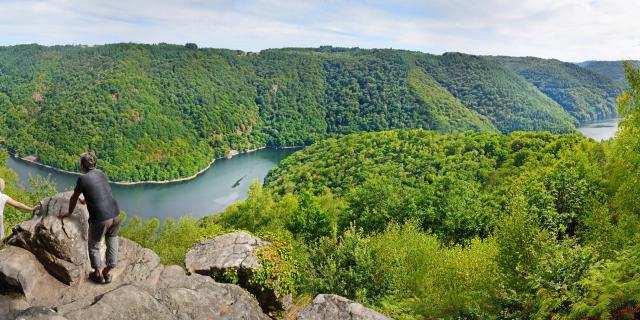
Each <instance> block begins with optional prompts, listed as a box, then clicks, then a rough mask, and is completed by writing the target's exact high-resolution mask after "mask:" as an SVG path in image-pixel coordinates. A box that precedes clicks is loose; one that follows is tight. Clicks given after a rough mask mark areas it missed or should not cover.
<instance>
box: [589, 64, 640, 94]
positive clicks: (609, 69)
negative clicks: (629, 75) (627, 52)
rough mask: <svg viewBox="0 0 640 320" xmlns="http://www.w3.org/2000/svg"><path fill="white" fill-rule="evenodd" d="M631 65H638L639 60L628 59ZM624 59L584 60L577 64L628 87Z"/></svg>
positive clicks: (639, 65)
mask: <svg viewBox="0 0 640 320" xmlns="http://www.w3.org/2000/svg"><path fill="white" fill-rule="evenodd" d="M629 62H630V63H631V64H632V65H633V66H635V67H640V61H637V60H630V61H629ZM623 64H624V61H621V60H618V61H585V62H580V63H578V66H580V67H582V68H585V69H589V70H591V71H593V72H596V73H598V74H600V75H603V76H605V77H607V78H609V79H611V80H613V81H615V82H617V83H618V84H620V85H622V86H623V87H625V88H626V87H628V83H627V80H626V79H625V77H624V65H623Z"/></svg>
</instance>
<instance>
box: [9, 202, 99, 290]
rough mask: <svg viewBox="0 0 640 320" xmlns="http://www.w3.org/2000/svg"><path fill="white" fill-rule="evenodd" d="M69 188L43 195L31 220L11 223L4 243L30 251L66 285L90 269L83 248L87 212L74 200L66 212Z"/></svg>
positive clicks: (85, 249)
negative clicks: (53, 193)
mask: <svg viewBox="0 0 640 320" xmlns="http://www.w3.org/2000/svg"><path fill="white" fill-rule="evenodd" d="M70 197H71V192H66V193H61V194H58V195H55V196H53V197H50V198H46V199H44V200H42V201H41V202H40V204H39V205H38V206H37V207H36V209H35V211H34V214H33V217H32V218H31V220H29V221H26V222H23V223H21V224H19V225H17V226H15V227H14V230H13V234H12V235H11V237H10V238H9V240H8V243H9V244H11V245H14V246H18V247H22V248H24V249H26V250H28V251H31V252H33V254H35V256H36V257H37V258H38V260H40V262H41V263H42V265H44V267H45V269H47V271H49V273H50V274H51V275H52V276H54V277H55V278H56V279H58V280H60V281H61V282H63V283H65V284H68V285H77V284H78V283H80V281H81V280H82V279H83V278H84V276H85V274H87V272H89V270H90V264H89V258H88V257H89V254H88V251H87V233H88V229H89V224H88V223H87V220H88V219H89V213H88V211H87V208H86V206H84V205H80V204H78V205H77V206H76V208H75V210H74V211H73V213H72V215H71V216H69V217H67V218H65V219H59V218H58V214H60V213H61V212H67V210H68V208H69V198H70Z"/></svg>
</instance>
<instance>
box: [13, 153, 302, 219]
mask: <svg viewBox="0 0 640 320" xmlns="http://www.w3.org/2000/svg"><path fill="white" fill-rule="evenodd" d="M296 150H297V149H262V150H258V151H254V152H250V153H245V154H240V155H237V156H235V157H233V158H231V159H219V160H216V161H215V162H214V163H213V165H212V166H211V168H209V170H207V171H206V172H204V173H202V174H201V175H199V176H197V177H196V178H194V179H192V180H188V181H183V182H176V183H169V184H137V185H116V184H112V185H111V188H112V190H113V195H114V196H115V198H116V200H117V201H118V204H119V205H120V210H122V211H125V212H126V213H127V215H129V216H134V215H139V216H141V217H143V218H154V217H155V218H160V219H161V220H163V219H164V218H168V217H173V218H177V217H180V216H183V215H192V216H195V217H202V216H206V215H210V214H214V213H218V212H222V211H224V209H225V208H227V207H228V206H229V205H231V204H233V203H234V202H236V201H238V200H243V199H245V198H246V197H247V191H248V190H249V185H250V184H251V183H252V182H253V181H254V180H258V181H260V182H262V181H263V180H264V177H265V176H266V175H267V173H268V172H269V170H271V168H273V167H275V166H276V165H277V164H278V163H279V162H280V160H282V159H284V158H285V157H287V156H288V155H290V154H291V153H293V152H295V151H296ZM8 166H9V167H10V168H11V169H13V170H14V171H16V172H17V173H18V175H19V176H20V182H22V183H27V182H28V180H29V175H30V174H31V175H32V176H36V175H41V176H44V177H46V176H48V175H51V180H53V181H54V183H55V184H56V185H57V188H58V191H67V190H73V188H74V187H75V184H76V180H77V179H78V176H77V175H73V174H69V173H62V172H58V171H55V170H51V169H48V168H45V167H42V166H38V165H34V164H31V163H28V162H26V161H22V160H19V159H13V158H11V157H9V159H8ZM99 167H100V162H99V161H98V168H99Z"/></svg>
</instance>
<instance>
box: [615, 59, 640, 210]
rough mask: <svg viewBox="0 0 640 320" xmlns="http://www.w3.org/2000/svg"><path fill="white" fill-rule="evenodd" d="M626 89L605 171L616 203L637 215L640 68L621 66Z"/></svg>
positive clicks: (621, 97)
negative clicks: (610, 154)
mask: <svg viewBox="0 0 640 320" xmlns="http://www.w3.org/2000/svg"><path fill="white" fill-rule="evenodd" d="M625 70H626V74H627V81H628V83H629V89H628V90H627V91H625V92H624V93H623V94H622V95H621V96H620V98H618V112H619V113H620V114H621V115H622V116H623V117H624V119H623V120H622V121H620V129H619V131H618V132H617V133H616V139H615V141H614V142H613V150H612V156H611V163H610V166H609V171H610V172H611V174H612V177H611V180H612V184H611V186H612V187H613V188H614V190H612V192H615V193H616V196H615V200H616V205H617V206H619V207H620V208H621V209H623V210H625V211H630V212H633V213H635V214H640V198H639V197H638V196H637V195H638V194H639V192H640V171H639V170H638V166H639V165H640V152H639V151H638V150H640V108H639V107H638V106H640V69H636V68H634V67H633V66H632V65H631V64H626V65H625Z"/></svg>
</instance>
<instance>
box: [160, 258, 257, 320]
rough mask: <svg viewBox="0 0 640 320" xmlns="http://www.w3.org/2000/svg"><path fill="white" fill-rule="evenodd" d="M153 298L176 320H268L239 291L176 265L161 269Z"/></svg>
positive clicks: (254, 304)
mask: <svg viewBox="0 0 640 320" xmlns="http://www.w3.org/2000/svg"><path fill="white" fill-rule="evenodd" d="M155 296H156V298H158V299H159V301H161V302H162V303H163V304H164V305H165V306H167V307H168V308H169V310H171V312H172V313H173V314H174V315H176V316H177V317H178V318H180V319H246V320H260V319H265V320H266V319H269V317H267V316H266V315H265V314H263V313H262V310H261V309H260V306H259V305H258V304H257V303H256V301H255V300H254V299H253V298H252V297H251V296H250V295H248V294H247V293H246V291H244V290H243V289H242V288H240V287H238V286H236V285H232V284H226V283H218V282H215V281H214V280H213V279H212V278H211V277H207V276H202V275H198V274H195V275H190V276H188V275H187V274H186V272H185V271H184V270H183V269H182V268H180V267H178V266H169V267H166V268H165V269H164V270H163V272H162V274H161V276H160V281H159V282H158V289H157V290H156V295H155Z"/></svg>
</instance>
